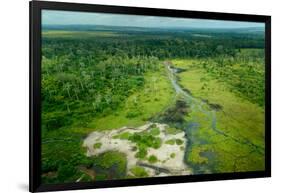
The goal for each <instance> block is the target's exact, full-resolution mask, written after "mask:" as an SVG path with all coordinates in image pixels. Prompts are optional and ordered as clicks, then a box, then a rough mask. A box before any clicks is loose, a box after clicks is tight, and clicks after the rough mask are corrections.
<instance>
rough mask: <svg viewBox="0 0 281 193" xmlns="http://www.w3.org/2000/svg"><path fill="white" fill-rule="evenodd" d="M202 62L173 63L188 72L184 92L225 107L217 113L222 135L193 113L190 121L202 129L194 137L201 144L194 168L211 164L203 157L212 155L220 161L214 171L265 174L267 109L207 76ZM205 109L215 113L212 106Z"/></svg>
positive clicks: (183, 77) (195, 146)
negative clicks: (249, 171)
mask: <svg viewBox="0 0 281 193" xmlns="http://www.w3.org/2000/svg"><path fill="white" fill-rule="evenodd" d="M198 62H200V61H197V60H179V59H178V60H173V64H175V66H176V67H180V68H184V69H188V70H187V71H184V72H182V73H180V74H179V78H180V81H179V82H180V84H181V85H182V86H183V87H184V88H187V89H188V90H189V91H190V92H191V94H192V95H193V96H194V97H196V98H199V99H201V100H202V101H208V104H217V105H219V106H220V107H221V109H220V110H215V113H216V124H217V129H218V130H219V131H221V133H220V132H218V131H215V130H212V129H210V127H209V125H208V124H209V122H208V121H206V117H204V114H202V113H201V112H198V111H197V112H196V111H195V112H192V113H191V114H190V116H189V117H188V120H189V121H190V122H194V120H197V122H198V123H199V124H200V126H199V128H198V129H197V130H196V131H192V132H191V133H190V134H191V135H192V136H193V137H194V138H195V139H197V144H196V143H194V144H193V146H192V150H191V156H189V157H188V160H189V161H191V162H192V163H194V164H202V163H205V164H208V163H207V162H208V160H209V159H208V158H206V157H204V156H202V155H204V154H202V153H203V152H212V153H210V154H216V160H214V159H213V160H212V162H217V163H216V164H215V166H214V168H213V170H214V171H217V172H232V171H248V170H251V171H256V170H264V110H263V108H262V107H260V106H259V105H257V104H254V103H252V102H250V101H248V100H246V99H244V98H243V97H239V96H240V95H238V94H236V93H233V92H231V91H230V90H231V86H229V85H228V83H227V82H223V81H220V79H217V78H216V77H214V76H212V75H211V74H210V73H206V71H205V70H204V69H203V68H201V67H200V65H198ZM196 64H197V65H196ZM205 108H208V109H211V107H210V106H208V105H206V107H205ZM194 141H196V140H194ZM233 160H234V161H233ZM209 164H213V163H209ZM213 165H214V164H213Z"/></svg>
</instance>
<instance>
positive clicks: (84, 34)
mask: <svg viewBox="0 0 281 193" xmlns="http://www.w3.org/2000/svg"><path fill="white" fill-rule="evenodd" d="M119 35H121V34H118V33H114V32H108V31H65V30H44V31H43V32H42V36H44V38H60V39H61V38H62V39H88V38H97V37H102V38H104V37H115V36H119Z"/></svg>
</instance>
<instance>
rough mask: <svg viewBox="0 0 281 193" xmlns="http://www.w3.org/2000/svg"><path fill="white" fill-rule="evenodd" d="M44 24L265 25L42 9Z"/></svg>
mask: <svg viewBox="0 0 281 193" xmlns="http://www.w3.org/2000/svg"><path fill="white" fill-rule="evenodd" d="M42 24H43V25H73V24H82V25H109V26H110V25H112V26H135V27H165V28H172V27H196V28H242V27H264V23H255V22H237V21H223V20H207V19H189V18H172V17H159V16H140V15H126V14H109V13H89V12H76V11H55V10H43V11H42Z"/></svg>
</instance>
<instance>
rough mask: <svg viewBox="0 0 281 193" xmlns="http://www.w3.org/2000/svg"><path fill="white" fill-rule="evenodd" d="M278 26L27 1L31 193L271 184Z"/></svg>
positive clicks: (253, 18)
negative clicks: (248, 181)
mask: <svg viewBox="0 0 281 193" xmlns="http://www.w3.org/2000/svg"><path fill="white" fill-rule="evenodd" d="M270 55H271V27H270V16H263V15H246V14H232V13H212V12H201V11H184V10H170V9H155V8H136V7H121V6H105V5H90V4H74V3H61V2H60V3H58V2H45V1H44V2H40V1H32V2H30V191H31V192H37V191H39V192H40V191H55V190H74V189H86V188H106V187H117V186H119V187H120V186H136V185H148V184H165V183H182V182H195V181H206V180H225V179H242V178H257V177H270V175H271V161H270V160H271V150H270V148H271V125H270V119H271V114H270V111H271V107H270V106H271V98H270V97H271V94H270V92H271V83H270V79H271V72H270V70H271V64H270V63H271V56H270Z"/></svg>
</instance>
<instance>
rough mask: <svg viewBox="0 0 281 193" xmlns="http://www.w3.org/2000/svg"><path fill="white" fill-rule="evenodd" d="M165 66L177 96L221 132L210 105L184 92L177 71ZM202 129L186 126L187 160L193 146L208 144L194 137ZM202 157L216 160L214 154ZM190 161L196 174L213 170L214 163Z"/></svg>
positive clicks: (190, 123) (195, 124)
mask: <svg viewBox="0 0 281 193" xmlns="http://www.w3.org/2000/svg"><path fill="white" fill-rule="evenodd" d="M164 65H165V66H166V68H167V73H168V77H169V79H170V82H171V84H172V86H173V88H174V90H175V92H176V94H177V95H179V96H181V97H183V99H184V100H185V101H186V103H187V104H188V105H189V106H190V109H191V111H193V112H196V111H199V112H200V113H203V114H204V115H205V116H206V117H207V122H208V123H209V125H210V128H211V129H213V130H214V131H216V132H221V131H219V130H218V129H217V127H216V124H217V119H216V113H215V111H214V110H209V108H208V105H207V104H206V103H205V102H203V101H202V100H199V99H197V98H195V97H193V96H192V95H191V93H190V92H187V91H186V90H184V89H183V88H182V87H181V86H180V85H179V84H178V82H177V75H176V74H177V73H178V71H177V69H176V68H173V67H172V66H171V65H172V64H171V63H170V62H164ZM198 129H200V124H199V123H197V122H189V123H187V124H186V125H185V126H184V131H185V133H186V135H185V136H186V138H187V141H188V143H187V144H186V148H185V156H184V157H185V158H187V157H188V156H189V155H190V152H191V151H192V146H193V144H206V143H207V141H203V140H202V139H198V138H196V137H194V133H195V132H196V130H198ZM202 153H203V154H201V156H202V157H206V158H207V159H208V160H210V161H211V159H214V157H215V154H214V153H213V152H212V153H210V152H206V153H204V152H202ZM187 160H188V159H185V161H186V163H187V165H189V167H191V168H192V170H193V173H194V174H198V173H210V172H211V171H212V169H213V164H214V163H213V162H212V161H211V162H210V164H208V165H206V164H205V165H204V164H202V165H195V164H193V163H190V162H188V161H187Z"/></svg>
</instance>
